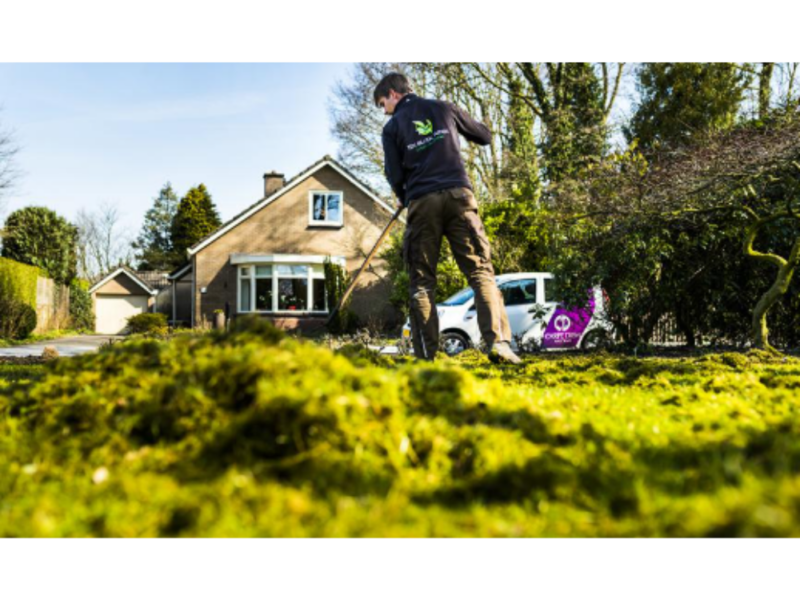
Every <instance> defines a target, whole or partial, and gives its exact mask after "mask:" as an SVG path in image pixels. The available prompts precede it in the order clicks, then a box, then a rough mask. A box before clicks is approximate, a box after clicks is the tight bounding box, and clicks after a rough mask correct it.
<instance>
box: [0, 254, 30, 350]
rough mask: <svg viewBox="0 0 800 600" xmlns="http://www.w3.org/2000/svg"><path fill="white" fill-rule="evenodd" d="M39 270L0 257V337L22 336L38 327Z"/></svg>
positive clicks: (20, 337) (17, 337)
mask: <svg viewBox="0 0 800 600" xmlns="http://www.w3.org/2000/svg"><path fill="white" fill-rule="evenodd" d="M38 278H39V269H38V268H36V267H32V266H30V265H26V264H22V263H19V262H16V261H14V260H9V259H7V258H0V339H2V338H7V339H23V338H26V337H28V336H29V335H30V334H31V332H32V331H33V330H34V329H36V285H37V280H38Z"/></svg>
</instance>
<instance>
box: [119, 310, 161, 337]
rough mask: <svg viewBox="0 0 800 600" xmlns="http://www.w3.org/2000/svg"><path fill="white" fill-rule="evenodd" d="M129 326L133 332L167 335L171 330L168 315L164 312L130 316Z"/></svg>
mask: <svg viewBox="0 0 800 600" xmlns="http://www.w3.org/2000/svg"><path fill="white" fill-rule="evenodd" d="M128 327H129V329H130V332H131V333H147V334H154V335H165V334H166V333H168V332H169V327H168V326H167V315H165V314H163V313H142V314H140V315H134V316H132V317H128Z"/></svg>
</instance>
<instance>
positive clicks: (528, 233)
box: [480, 198, 552, 274]
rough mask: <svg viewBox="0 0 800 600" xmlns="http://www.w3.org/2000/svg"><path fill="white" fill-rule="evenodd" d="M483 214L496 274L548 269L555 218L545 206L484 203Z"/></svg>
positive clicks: (522, 201)
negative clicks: (553, 218)
mask: <svg viewBox="0 0 800 600" xmlns="http://www.w3.org/2000/svg"><path fill="white" fill-rule="evenodd" d="M480 213H481V220H482V221H483V225H484V228H485V230H486V235H487V237H488V238H489V241H490V242H491V245H492V264H493V265H494V269H495V272H496V273H498V274H501V273H513V272H517V271H522V272H524V271H545V270H546V269H547V260H548V259H547V257H548V252H549V250H550V244H551V242H550V231H549V228H550V223H551V221H552V219H551V217H550V216H549V215H548V213H547V209H546V208H545V206H544V205H543V204H541V203H538V202H533V201H530V200H527V201H526V200H524V199H521V198H520V199H518V200H506V201H501V202H492V203H487V204H484V205H483V206H482V207H481V209H480Z"/></svg>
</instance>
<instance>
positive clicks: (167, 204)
mask: <svg viewBox="0 0 800 600" xmlns="http://www.w3.org/2000/svg"><path fill="white" fill-rule="evenodd" d="M177 212H178V195H177V194H176V193H175V191H174V190H173V189H172V184H170V183H169V182H167V183H166V184H164V187H162V188H161V191H160V192H159V193H158V196H157V197H156V198H155V199H154V200H153V206H152V208H150V210H148V211H147V213H146V214H145V216H144V225H142V231H141V233H140V234H139V237H138V238H137V240H136V242H134V244H133V246H134V248H136V249H137V250H138V251H139V256H138V258H139V269H141V270H147V271H171V270H172V269H174V268H175V267H178V266H180V265H181V264H182V262H183V255H178V254H176V252H175V250H174V248H173V247H172V221H173V220H174V219H175V215H176V214H177Z"/></svg>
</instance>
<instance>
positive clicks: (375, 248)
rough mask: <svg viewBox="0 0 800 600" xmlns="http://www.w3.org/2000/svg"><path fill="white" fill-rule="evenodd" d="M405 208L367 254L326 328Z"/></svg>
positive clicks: (387, 226)
mask: <svg viewBox="0 0 800 600" xmlns="http://www.w3.org/2000/svg"><path fill="white" fill-rule="evenodd" d="M404 208H405V207H400V208H398V209H397V211H396V212H395V213H394V215H392V218H391V220H390V221H389V223H388V224H387V225H386V228H385V229H384V230H383V233H382V234H381V236H380V237H379V238H378V241H377V242H375V245H374V246H373V247H372V250H370V253H369V254H367V258H366V259H365V260H364V264H363V265H361V268H360V269H359V270H358V273H356V276H355V277H353V280H352V281H351V282H350V285H348V286H347V289H346V290H345V292H344V294H342V297H341V298H340V299H339V303H338V304H337V305H336V308H334V309H333V312H331V314H330V316H329V317H328V320H327V321H326V322H325V326H326V327H327V326H328V325H330V324H331V323H332V322H333V319H334V318H335V317H336V315H337V314H339V311H340V310H341V309H342V306H344V303H345V302H347V299H348V298H349V297H350V294H352V293H353V290H354V289H355V287H356V283H358V280H359V278H360V277H361V275H362V274H363V273H364V271H366V270H367V267H368V266H369V263H370V262H372V259H373V257H374V256H375V253H376V252H377V251H378V248H380V245H381V244H382V243H383V241H384V240H385V239H386V236H388V235H389V232H390V231H391V230H392V227H394V224H395V223H396V222H397V219H399V218H400V214H401V213H402V212H403V210H404Z"/></svg>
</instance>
